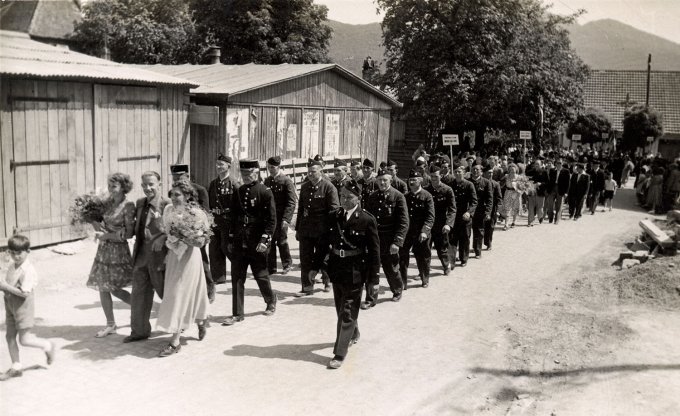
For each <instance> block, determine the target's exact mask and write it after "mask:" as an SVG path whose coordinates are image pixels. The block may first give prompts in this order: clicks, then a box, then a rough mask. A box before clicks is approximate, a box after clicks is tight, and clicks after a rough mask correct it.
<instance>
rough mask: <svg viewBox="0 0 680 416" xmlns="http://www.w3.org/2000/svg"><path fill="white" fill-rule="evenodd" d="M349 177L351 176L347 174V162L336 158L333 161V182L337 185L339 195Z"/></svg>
mask: <svg viewBox="0 0 680 416" xmlns="http://www.w3.org/2000/svg"><path fill="white" fill-rule="evenodd" d="M349 179H350V178H349V177H348V176H347V162H345V161H344V160H340V159H335V160H334V161H333V179H331V183H332V184H333V186H335V189H336V191H337V192H338V195H340V189H342V188H343V186H345V182H347V181H348V180H349Z"/></svg>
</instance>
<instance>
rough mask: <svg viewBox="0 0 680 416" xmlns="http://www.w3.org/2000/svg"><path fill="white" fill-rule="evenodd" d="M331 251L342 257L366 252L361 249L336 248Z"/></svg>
mask: <svg viewBox="0 0 680 416" xmlns="http://www.w3.org/2000/svg"><path fill="white" fill-rule="evenodd" d="M331 253H333V254H335V255H336V256H338V257H340V258H345V257H354V256H358V255H360V254H364V252H363V251H362V250H359V249H356V250H343V249H340V250H338V249H336V248H333V249H331Z"/></svg>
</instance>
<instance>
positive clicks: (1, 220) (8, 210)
mask: <svg viewBox="0 0 680 416" xmlns="http://www.w3.org/2000/svg"><path fill="white" fill-rule="evenodd" d="M9 95H10V81H9V80H8V79H7V78H0V209H2V215H0V246H4V245H5V244H6V243H7V237H8V236H10V235H11V234H12V231H13V230H14V227H15V226H16V207H15V205H14V180H13V179H12V173H11V172H10V164H9V161H10V160H11V159H12V158H13V156H14V142H13V140H12V129H13V127H12V108H11V107H10V106H9V105H8V102H7V101H8V98H9Z"/></svg>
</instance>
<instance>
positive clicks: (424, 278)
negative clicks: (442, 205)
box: [399, 169, 434, 290]
mask: <svg viewBox="0 0 680 416" xmlns="http://www.w3.org/2000/svg"><path fill="white" fill-rule="evenodd" d="M422 181H423V178H422V176H420V172H419V171H417V170H415V169H414V170H412V171H411V172H409V175H408V187H409V191H408V192H406V195H404V198H405V199H406V207H407V209H408V223H409V226H408V232H407V233H406V238H405V239H404V245H403V246H402V247H401V248H400V249H399V273H400V274H401V281H402V283H403V284H404V290H406V288H407V285H406V283H407V280H408V272H407V270H408V264H409V260H410V258H409V252H410V251H411V249H413V255H414V256H415V258H416V265H417V266H418V273H419V275H420V278H421V282H422V285H423V287H428V286H429V285H430V259H431V257H432V255H431V252H432V249H431V248H430V235H431V232H432V225H433V224H434V201H433V200H432V195H431V194H430V193H429V192H427V191H426V190H424V189H423V187H422V185H421V184H422Z"/></svg>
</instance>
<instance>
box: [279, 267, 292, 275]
mask: <svg viewBox="0 0 680 416" xmlns="http://www.w3.org/2000/svg"><path fill="white" fill-rule="evenodd" d="M291 269H292V267H290V266H286V267H284V268H283V270H281V274H288V273H290V271H291Z"/></svg>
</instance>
